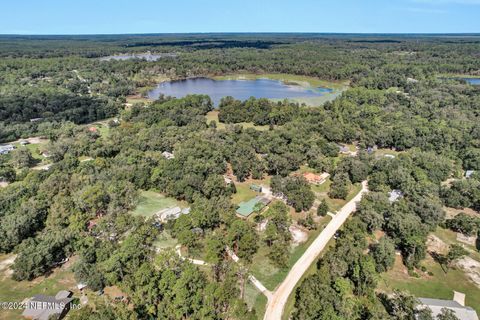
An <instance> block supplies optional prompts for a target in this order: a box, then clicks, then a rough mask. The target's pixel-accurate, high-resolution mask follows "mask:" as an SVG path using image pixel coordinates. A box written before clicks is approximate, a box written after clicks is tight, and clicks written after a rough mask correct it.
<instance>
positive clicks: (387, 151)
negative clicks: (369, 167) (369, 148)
mask: <svg viewBox="0 0 480 320" xmlns="http://www.w3.org/2000/svg"><path fill="white" fill-rule="evenodd" d="M387 154H388V155H392V156H397V155H398V154H400V152H399V151H395V150H392V149H378V150H377V151H375V155H376V156H377V157H383V156H385V155H387Z"/></svg>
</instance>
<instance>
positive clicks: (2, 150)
mask: <svg viewBox="0 0 480 320" xmlns="http://www.w3.org/2000/svg"><path fill="white" fill-rule="evenodd" d="M14 149H15V147H14V146H13V145H11V144H5V145H3V146H0V154H8V153H9V152H10V151H13V150H14Z"/></svg>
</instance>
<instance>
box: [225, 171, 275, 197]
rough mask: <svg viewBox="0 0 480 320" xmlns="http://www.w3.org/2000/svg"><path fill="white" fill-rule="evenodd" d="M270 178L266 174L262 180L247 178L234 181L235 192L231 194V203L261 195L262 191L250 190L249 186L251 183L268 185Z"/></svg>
mask: <svg viewBox="0 0 480 320" xmlns="http://www.w3.org/2000/svg"><path fill="white" fill-rule="evenodd" d="M270 179H271V177H270V176H267V177H265V178H264V179H262V180H257V179H247V180H245V181H243V182H237V181H234V183H235V188H236V189H237V193H235V194H233V195H232V202H233V204H239V203H240V202H242V201H247V200H250V199H252V198H254V197H255V196H258V195H261V194H262V193H260V192H255V191H253V190H251V189H250V186H251V185H252V184H256V185H263V186H266V187H270Z"/></svg>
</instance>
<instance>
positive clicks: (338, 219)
mask: <svg viewBox="0 0 480 320" xmlns="http://www.w3.org/2000/svg"><path fill="white" fill-rule="evenodd" d="M365 192H368V188H367V182H366V181H364V182H362V190H361V191H360V192H359V193H358V194H357V195H356V196H355V197H354V198H353V199H352V200H350V201H349V202H347V203H346V204H345V206H343V208H342V209H340V211H339V212H338V213H337V214H336V215H335V216H334V217H333V218H332V220H331V221H330V222H329V223H328V225H327V226H326V227H325V229H323V230H322V232H321V233H320V234H319V235H318V237H317V238H316V239H315V240H314V241H313V243H312V244H311V245H310V246H309V247H308V249H307V250H306V251H305V253H304V254H303V255H302V256H301V257H300V259H298V261H297V262H296V263H295V265H294V266H293V267H292V269H291V270H290V272H289V273H288V275H287V277H286V278H285V280H283V282H282V283H281V284H280V286H279V287H278V288H277V290H275V292H273V295H272V296H271V298H270V299H268V303H267V308H266V311H265V316H264V318H263V319H264V320H280V319H282V313H283V309H284V308H285V304H286V303H287V300H288V297H289V296H290V294H291V293H292V291H293V290H294V288H295V286H296V284H297V283H298V281H300V279H301V277H302V276H303V274H304V273H305V272H306V271H307V269H308V268H309V267H310V265H311V264H312V263H313V262H315V260H316V259H317V257H318V256H319V255H320V253H321V252H322V250H323V249H324V248H325V246H326V245H327V243H328V241H329V240H330V239H331V238H332V237H333V236H334V235H335V232H337V230H338V229H339V228H340V227H341V226H342V225H343V223H344V222H345V221H346V220H347V218H348V217H349V216H350V214H351V213H352V212H354V211H355V209H356V204H357V202H359V201H360V200H361V199H362V196H363V194H364V193H365Z"/></svg>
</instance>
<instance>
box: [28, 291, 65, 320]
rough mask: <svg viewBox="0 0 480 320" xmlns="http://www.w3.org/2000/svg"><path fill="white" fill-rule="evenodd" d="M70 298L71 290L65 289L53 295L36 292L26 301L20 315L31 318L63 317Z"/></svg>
mask: <svg viewBox="0 0 480 320" xmlns="http://www.w3.org/2000/svg"><path fill="white" fill-rule="evenodd" d="M72 300H73V298H72V292H70V291H65V290H61V291H59V292H58V293H57V294H56V295H55V296H54V297H53V296H46V295H43V294H37V295H35V296H33V297H32V298H31V299H30V300H29V301H28V302H27V303H26V305H25V306H26V308H25V310H24V311H23V313H22V316H24V317H25V318H27V319H32V320H50V319H63V318H64V317H65V315H66V314H67V313H68V311H69V310H70V303H71V302H72Z"/></svg>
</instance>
